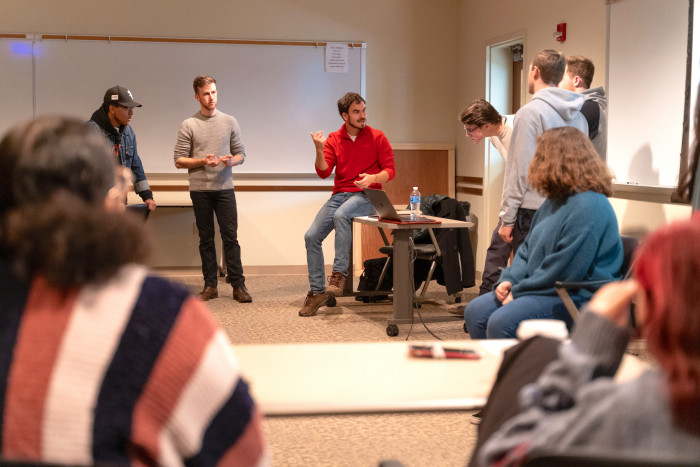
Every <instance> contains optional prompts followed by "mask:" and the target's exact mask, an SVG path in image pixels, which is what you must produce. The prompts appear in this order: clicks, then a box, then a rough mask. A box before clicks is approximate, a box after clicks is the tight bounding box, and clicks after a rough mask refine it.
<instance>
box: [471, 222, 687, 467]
mask: <svg viewBox="0 0 700 467" xmlns="http://www.w3.org/2000/svg"><path fill="white" fill-rule="evenodd" d="M698 238H700V217H698V215H695V216H694V217H693V219H691V220H688V221H683V222H679V223H676V224H671V225H669V226H665V227H662V228H661V229H659V230H657V231H656V232H654V233H652V234H650V236H649V237H647V238H646V239H645V240H644V242H643V243H642V244H641V246H640V247H639V248H638V250H637V252H636V255H635V258H634V260H633V266H632V268H633V277H634V279H631V280H627V281H624V282H613V283H611V284H608V285H606V286H604V287H603V288H601V289H600V290H599V291H598V292H597V293H596V294H595V296H594V297H593V299H592V300H591V301H590V302H589V303H588V304H587V305H586V306H585V307H584V310H583V312H582V314H581V319H580V320H579V321H578V323H577V324H576V329H575V330H574V332H573V334H572V336H571V341H569V342H566V343H563V344H561V345H558V346H557V347H558V358H556V357H554V358H553V360H554V361H552V362H551V363H550V364H549V365H548V366H546V367H545V369H544V372H543V373H542V374H541V375H540V377H539V379H537V381H536V382H535V383H532V384H529V385H527V386H525V387H524V388H523V389H522V390H521V391H520V395H519V402H520V411H519V413H518V414H517V415H516V416H514V417H512V418H510V419H509V420H507V421H506V422H505V423H503V424H502V425H501V426H500V428H499V429H497V430H496V431H495V432H493V433H488V434H487V433H483V432H480V436H488V439H486V440H485V442H484V443H483V446H481V448H480V449H478V450H477V451H476V453H475V458H473V459H472V464H471V465H504V466H505V465H520V463H521V462H522V461H523V459H524V458H526V457H527V455H528V453H530V452H531V451H532V450H534V449H537V448H545V449H547V450H549V451H555V452H561V453H567V452H570V451H571V450H576V451H577V452H579V453H586V454H601V453H602V454H605V453H607V455H613V454H614V455H616V456H629V457H630V459H632V460H633V459H642V460H647V461H649V460H651V461H654V460H658V461H661V462H668V465H673V462H674V461H675V462H679V461H691V462H692V461H697V460H698V459H700V313H698V310H697V308H698V303H700V287H698V286H697V278H698V275H700V242H698V241H697V239H698ZM679 245H682V247H679ZM635 299H636V300H635ZM633 301H635V315H636V323H637V325H638V326H640V327H641V333H642V335H643V336H644V337H646V339H647V345H648V349H649V352H650V353H651V355H652V356H653V357H654V358H655V359H656V361H657V362H658V363H657V364H656V365H653V366H652V367H651V368H649V369H647V370H646V371H645V372H643V373H642V374H641V375H639V376H638V377H637V378H635V379H632V380H628V381H625V382H621V383H618V382H616V381H615V380H614V375H615V373H616V372H617V369H618V367H619V365H620V362H621V360H622V357H623V354H624V352H625V349H626V347H627V342H628V340H629V338H630V336H631V335H632V329H631V327H630V323H629V321H630V316H631V314H630V303H631V302H633ZM535 339H544V338H535ZM557 347H554V349H557ZM534 348H535V346H531V349H530V350H532V349H534ZM541 349H542V346H540V350H541ZM554 352H557V350H554ZM532 354H533V352H530V351H527V352H526V351H523V352H521V354H520V356H519V359H520V361H521V362H525V361H527V360H530V359H532V358H539V359H546V355H545V354H543V353H541V352H540V353H539V354H538V355H532ZM555 355H556V354H555ZM517 366H518V363H517V362H511V369H514V368H516V367H517ZM508 371H513V370H508ZM499 378H501V379H502V380H503V379H504V378H506V376H505V375H503V374H502V375H499ZM501 391H503V392H509V391H510V389H509V388H505V387H501V389H498V390H496V391H492V393H491V395H490V396H489V404H491V405H492V406H493V407H496V406H498V405H504V404H506V403H509V404H510V405H511V406H517V403H516V401H514V400H512V398H509V399H510V400H509V401H506V400H501V401H500V402H498V401H497V399H498V398H499V397H500V396H499V395H498V392H501ZM489 417H490V414H489V410H488V407H487V409H486V410H485V413H484V423H483V424H482V425H481V428H484V426H485V425H486V423H487V421H488V420H489ZM489 435H490V436H489ZM480 441H481V440H480ZM629 465H632V464H631V463H630V464H629Z"/></svg>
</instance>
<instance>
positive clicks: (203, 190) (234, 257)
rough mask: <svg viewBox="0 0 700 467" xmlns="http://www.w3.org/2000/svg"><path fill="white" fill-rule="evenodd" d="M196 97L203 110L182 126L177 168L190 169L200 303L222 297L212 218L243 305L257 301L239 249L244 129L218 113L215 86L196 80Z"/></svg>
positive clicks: (235, 295) (212, 82)
mask: <svg viewBox="0 0 700 467" xmlns="http://www.w3.org/2000/svg"><path fill="white" fill-rule="evenodd" d="M193 87H194V93H195V95H194V97H195V99H197V101H198V102H199V105H200V110H199V111H198V112H197V113H195V114H194V115H192V116H191V117H190V118H188V119H187V120H185V121H184V122H182V124H181V125H180V130H179V131H178V134H177V143H175V152H174V158H175V167H177V168H178V169H187V172H188V174H189V180H190V199H191V200H192V206H193V208H194V216H195V220H196V223H197V230H198V231H199V255H200V257H201V259H202V274H203V275H204V290H202V291H201V292H200V294H199V297H200V298H201V299H202V300H205V301H206V300H210V299H212V298H217V297H218V296H219V292H218V289H217V285H218V278H217V274H218V266H217V262H216V246H215V244H214V214H216V220H217V222H218V224H219V231H220V232H221V240H222V241H223V244H224V257H225V259H226V272H227V277H226V281H227V282H229V283H230V284H231V286H232V287H233V299H234V300H236V301H238V302H241V303H250V302H252V301H253V299H252V297H251V296H250V294H249V293H248V289H246V286H245V277H244V276H243V266H242V264H241V247H240V245H239V244H238V213H237V211H236V195H235V193H234V190H233V178H232V173H231V167H233V166H236V165H240V164H242V163H243V161H245V148H244V147H243V143H242V142H241V129H240V127H239V126H238V122H237V121H236V119H235V118H234V117H232V116H231V115H227V114H225V113H223V112H220V111H218V110H217V108H216V103H217V91H216V80H215V79H214V78H212V77H211V76H198V77H197V78H195V80H194V83H193Z"/></svg>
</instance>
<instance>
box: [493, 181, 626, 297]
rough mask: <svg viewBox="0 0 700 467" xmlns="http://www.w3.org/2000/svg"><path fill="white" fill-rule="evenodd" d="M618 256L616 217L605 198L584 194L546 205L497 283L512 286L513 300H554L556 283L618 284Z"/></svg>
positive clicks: (618, 241) (590, 193)
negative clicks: (546, 297)
mask: <svg viewBox="0 0 700 467" xmlns="http://www.w3.org/2000/svg"><path fill="white" fill-rule="evenodd" d="M622 256H623V253H622V240H620V233H619V230H618V227H617V217H616V216H615V212H614V211H613V208H612V206H611V205H610V202H609V201H608V198H606V197H605V195H602V194H600V193H595V192H592V191H586V192H584V193H577V194H574V195H572V196H569V197H568V198H565V199H547V200H546V201H545V202H544V204H543V205H542V206H541V207H540V208H539V209H538V210H537V212H536V213H535V217H534V218H533V220H532V227H531V228H530V233H529V234H528V236H527V237H526V238H525V242H524V243H523V244H522V246H521V247H520V248H519V249H518V252H517V254H516V255H515V258H513V264H512V265H511V266H510V267H509V268H507V269H506V270H504V271H503V273H502V274H501V278H500V281H499V283H501V282H503V281H509V282H510V283H511V284H512V285H513V287H512V289H511V293H512V294H513V298H517V297H519V296H521V295H556V290H555V289H554V282H555V281H583V280H615V279H619V278H620V277H619V271H620V267H621V266H622ZM578 295H579V296H581V297H583V298H590V296H591V295H592V294H591V293H590V292H588V291H585V290H581V291H579V293H578Z"/></svg>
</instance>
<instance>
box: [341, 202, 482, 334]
mask: <svg viewBox="0 0 700 467" xmlns="http://www.w3.org/2000/svg"><path fill="white" fill-rule="evenodd" d="M423 217H427V218H428V219H432V220H436V221H440V223H439V224H397V223H393V222H383V221H380V220H379V219H377V218H376V217H369V216H364V217H355V218H353V221H354V222H357V223H360V224H365V225H371V226H374V227H377V228H381V229H388V230H391V231H393V233H394V258H393V261H394V266H393V270H394V273H393V274H394V292H393V307H394V316H393V318H392V319H388V320H387V334H388V335H390V336H392V335H393V336H396V335H397V334H398V328H397V327H396V325H398V324H410V323H411V322H412V317H413V299H414V293H415V291H414V290H413V283H412V281H411V278H410V274H409V267H410V261H409V239H410V238H411V235H412V233H413V231H414V230H417V229H425V228H431V229H468V228H469V227H471V226H473V225H474V224H473V223H472V222H467V221H458V220H455V219H445V218H442V217H434V216H425V215H424V216H423ZM453 318H455V317H454V316H452V317H448V319H453ZM444 320H445V318H442V317H423V321H425V322H430V321H444Z"/></svg>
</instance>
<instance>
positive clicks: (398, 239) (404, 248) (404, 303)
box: [388, 229, 415, 324]
mask: <svg viewBox="0 0 700 467" xmlns="http://www.w3.org/2000/svg"><path fill="white" fill-rule="evenodd" d="M412 232H413V231H412V230H411V229H399V230H396V231H394V294H393V295H394V318H393V319H391V320H388V324H405V323H410V322H411V315H412V314H413V300H414V298H415V292H414V290H413V284H412V283H411V277H410V273H409V271H410V269H409V267H410V264H409V251H408V247H409V239H410V238H411V234H412Z"/></svg>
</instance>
